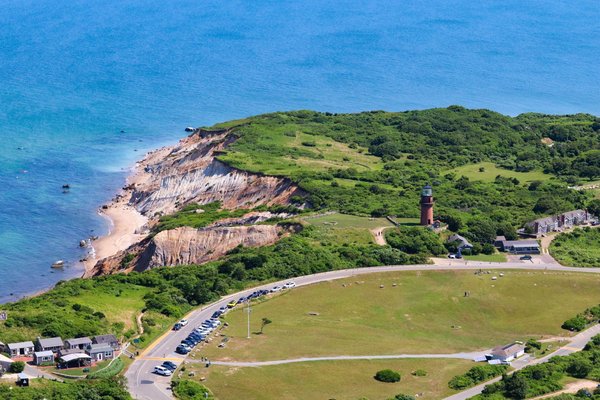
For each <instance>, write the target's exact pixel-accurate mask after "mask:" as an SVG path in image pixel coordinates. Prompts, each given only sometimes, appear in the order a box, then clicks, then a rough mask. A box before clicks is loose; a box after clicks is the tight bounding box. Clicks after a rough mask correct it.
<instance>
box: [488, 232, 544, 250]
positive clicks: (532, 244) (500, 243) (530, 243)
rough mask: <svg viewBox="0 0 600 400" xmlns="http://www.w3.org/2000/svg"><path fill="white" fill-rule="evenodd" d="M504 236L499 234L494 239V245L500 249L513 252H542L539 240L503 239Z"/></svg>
mask: <svg viewBox="0 0 600 400" xmlns="http://www.w3.org/2000/svg"><path fill="white" fill-rule="evenodd" d="M501 238H504V237H503V236H498V237H497V238H496V240H495V241H494V245H495V246H496V247H498V249H499V250H500V251H505V252H507V253H512V254H540V244H539V243H538V241H537V240H534V239H526V240H506V239H504V240H502V239H501Z"/></svg>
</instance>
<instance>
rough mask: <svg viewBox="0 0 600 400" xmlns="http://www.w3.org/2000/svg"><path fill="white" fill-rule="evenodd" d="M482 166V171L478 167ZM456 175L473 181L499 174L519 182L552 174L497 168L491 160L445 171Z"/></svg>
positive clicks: (544, 177)
mask: <svg viewBox="0 0 600 400" xmlns="http://www.w3.org/2000/svg"><path fill="white" fill-rule="evenodd" d="M482 168H483V171H480V169H482ZM446 173H453V174H456V175H457V176H466V177H467V178H469V179H471V180H474V181H484V182H494V180H495V179H496V176H498V175H500V176H503V177H505V178H517V179H518V180H519V181H520V182H522V183H525V182H531V181H545V180H548V179H550V178H551V177H552V175H549V174H545V173H543V172H542V171H537V170H534V171H528V172H517V171H512V170H509V169H504V168H498V167H497V166H496V165H495V164H494V163H493V162H480V163H477V164H467V165H463V166H461V167H457V168H454V169H451V170H448V171H446Z"/></svg>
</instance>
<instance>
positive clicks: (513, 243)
mask: <svg viewBox="0 0 600 400" xmlns="http://www.w3.org/2000/svg"><path fill="white" fill-rule="evenodd" d="M502 246H504V247H540V244H539V243H538V241H537V240H534V239H526V240H503V241H502Z"/></svg>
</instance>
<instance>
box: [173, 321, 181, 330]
mask: <svg viewBox="0 0 600 400" xmlns="http://www.w3.org/2000/svg"><path fill="white" fill-rule="evenodd" d="M181 328H183V325H181V324H180V323H179V322H177V323H176V324H175V325H173V330H174V331H178V330H180V329H181Z"/></svg>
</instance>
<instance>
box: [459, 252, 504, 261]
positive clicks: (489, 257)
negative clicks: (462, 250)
mask: <svg viewBox="0 0 600 400" xmlns="http://www.w3.org/2000/svg"><path fill="white" fill-rule="evenodd" d="M463 258H464V259H465V260H471V261H486V262H506V261H507V259H506V254H504V253H494V254H477V255H474V256H463Z"/></svg>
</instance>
